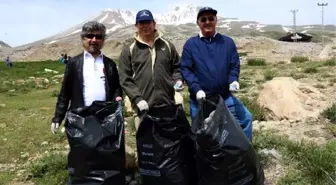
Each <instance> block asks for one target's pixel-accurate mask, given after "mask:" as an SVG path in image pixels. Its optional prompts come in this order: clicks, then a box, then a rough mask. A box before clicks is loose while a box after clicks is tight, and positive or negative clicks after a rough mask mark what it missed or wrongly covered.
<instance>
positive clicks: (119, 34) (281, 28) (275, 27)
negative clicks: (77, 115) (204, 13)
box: [17, 4, 336, 48]
mask: <svg viewBox="0 0 336 185" xmlns="http://www.w3.org/2000/svg"><path fill="white" fill-rule="evenodd" d="M200 8H201V6H197V5H192V4H188V5H184V6H175V8H174V9H173V10H172V11H169V12H163V13H160V14H157V13H153V15H154V19H155V20H156V22H157V25H158V27H159V29H162V30H164V32H166V33H167V34H168V35H172V34H173V33H176V35H183V37H186V36H188V35H190V34H193V33H195V32H197V30H198V28H197V25H196V16H197V13H198V10H199V9H200ZM135 16H136V12H135V11H132V10H128V9H112V8H106V9H104V10H102V11H100V12H99V13H97V14H96V15H94V16H92V17H91V18H89V19H88V20H86V21H82V22H80V23H79V24H77V25H74V26H72V27H70V28H69V29H66V30H63V31H61V32H59V33H57V34H55V35H51V36H49V37H46V38H43V39H40V40H37V41H34V42H31V43H27V44H24V45H21V46H17V48H21V47H23V46H30V45H34V44H53V43H57V42H69V41H71V42H73V41H78V40H79V39H78V38H79V34H80V32H81V27H82V26H83V24H84V23H85V22H87V21H98V22H100V23H103V24H104V25H105V26H106V28H107V29H106V32H107V35H108V38H109V39H110V40H111V39H112V40H113V39H126V38H127V37H131V36H132V35H133V33H134V31H135V28H134V24H135ZM217 17H218V23H217V28H218V30H219V31H221V32H223V33H230V32H232V33H239V34H250V33H252V32H257V33H258V34H259V33H262V32H268V31H277V32H281V33H283V35H285V34H286V33H288V32H291V31H292V30H293V28H292V26H288V25H281V24H262V23H260V22H258V21H250V20H240V19H238V18H232V17H230V18H229V17H227V18H226V17H223V16H221V15H220V14H218V15H217ZM179 27H181V28H183V29H179ZM325 27H326V28H327V29H326V30H335V29H336V26H334V25H330V26H329V27H330V29H329V28H328V25H326V26H325ZM320 29H321V26H320V25H297V30H298V31H302V32H303V33H308V32H309V31H310V30H320ZM176 30H180V31H181V32H180V33H177V32H176Z"/></svg>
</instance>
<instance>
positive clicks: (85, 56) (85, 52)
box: [83, 50, 104, 59]
mask: <svg viewBox="0 0 336 185" xmlns="http://www.w3.org/2000/svg"><path fill="white" fill-rule="evenodd" d="M83 54H84V59H86V58H87V57H92V55H91V53H89V52H87V51H86V50H84V53H83ZM97 57H101V58H102V59H103V58H104V57H103V52H101V51H100V54H99V55H98V56H97Z"/></svg>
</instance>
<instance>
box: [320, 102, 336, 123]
mask: <svg viewBox="0 0 336 185" xmlns="http://www.w3.org/2000/svg"><path fill="white" fill-rule="evenodd" d="M322 116H323V117H325V118H327V119H329V120H330V121H331V122H332V123H336V103H333V104H332V105H331V106H330V107H328V108H327V109H326V110H324V111H323V112H322Z"/></svg>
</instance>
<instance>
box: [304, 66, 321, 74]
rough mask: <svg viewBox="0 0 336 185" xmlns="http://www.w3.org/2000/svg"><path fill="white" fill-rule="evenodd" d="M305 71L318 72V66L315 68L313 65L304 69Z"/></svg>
mask: <svg viewBox="0 0 336 185" xmlns="http://www.w3.org/2000/svg"><path fill="white" fill-rule="evenodd" d="M303 72H304V73H317V72H318V71H317V69H316V68H313V67H308V68H306V69H304V71H303Z"/></svg>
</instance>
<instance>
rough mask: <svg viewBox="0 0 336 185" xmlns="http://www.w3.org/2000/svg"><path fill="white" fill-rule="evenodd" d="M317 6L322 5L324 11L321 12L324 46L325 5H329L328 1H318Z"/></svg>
mask: <svg viewBox="0 0 336 185" xmlns="http://www.w3.org/2000/svg"><path fill="white" fill-rule="evenodd" d="M317 6H321V7H322V12H321V14H322V15H321V17H322V24H321V27H322V46H324V7H325V6H328V3H317Z"/></svg>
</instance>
